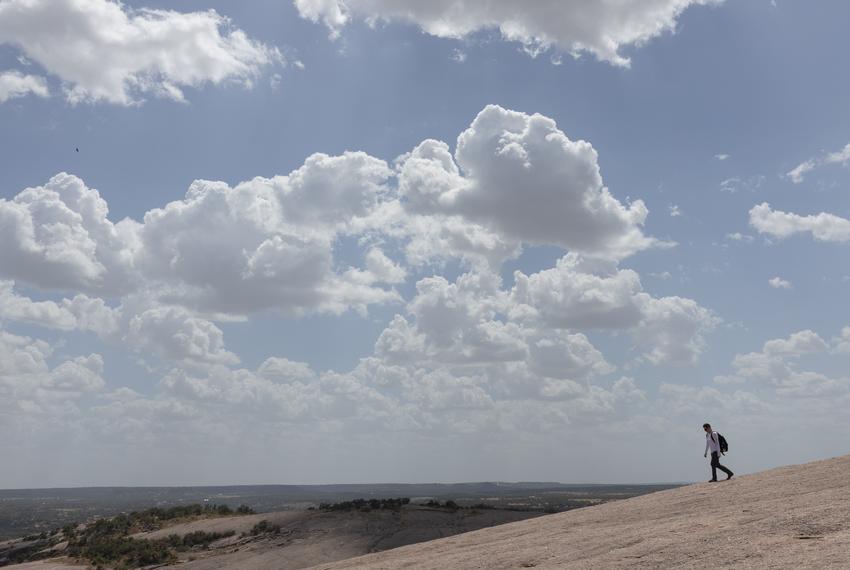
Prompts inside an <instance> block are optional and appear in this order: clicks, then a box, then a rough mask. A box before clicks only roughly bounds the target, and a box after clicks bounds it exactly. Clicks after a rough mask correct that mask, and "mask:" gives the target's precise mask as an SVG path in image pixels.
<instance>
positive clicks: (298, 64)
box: [292, 59, 307, 69]
mask: <svg viewBox="0 0 850 570" xmlns="http://www.w3.org/2000/svg"><path fill="white" fill-rule="evenodd" d="M292 65H294V66H295V67H297V68H298V69H306V68H307V66H306V65H304V62H303V61H301V60H300V59H296V60H295V61H294V62H292Z"/></svg>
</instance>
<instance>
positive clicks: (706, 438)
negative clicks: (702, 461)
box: [702, 434, 708, 457]
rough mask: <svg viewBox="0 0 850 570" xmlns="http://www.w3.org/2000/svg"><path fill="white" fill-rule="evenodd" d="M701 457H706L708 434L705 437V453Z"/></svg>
mask: <svg viewBox="0 0 850 570" xmlns="http://www.w3.org/2000/svg"><path fill="white" fill-rule="evenodd" d="M702 456H703V457H708V434H706V435H705V452H704V453H703V454H702Z"/></svg>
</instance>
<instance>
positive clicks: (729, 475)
mask: <svg viewBox="0 0 850 570" xmlns="http://www.w3.org/2000/svg"><path fill="white" fill-rule="evenodd" d="M715 455H716V454H715ZM717 469H720V470H721V471H723V472H724V473H726V478H727V479H731V478H732V475H734V473H732V472H731V471H730V470H729V469H727V468H726V467H724V466H723V465H721V464H720V457H718V458H717ZM715 479H716V477H715Z"/></svg>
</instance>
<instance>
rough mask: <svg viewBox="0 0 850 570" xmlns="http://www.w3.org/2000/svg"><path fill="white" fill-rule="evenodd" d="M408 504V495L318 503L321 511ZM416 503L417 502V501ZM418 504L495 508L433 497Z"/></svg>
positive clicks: (391, 506)
mask: <svg viewBox="0 0 850 570" xmlns="http://www.w3.org/2000/svg"><path fill="white" fill-rule="evenodd" d="M408 504H410V499H409V498H408V497H401V498H396V499H354V500H353V501H342V502H339V503H320V504H319V510H322V511H379V510H390V511H397V510H399V509H401V508H402V507H403V506H405V505H408ZM417 504H418V503H417ZM420 506H423V507H429V508H432V509H447V510H450V511H457V510H460V509H476V510H482V509H495V508H496V507H494V506H492V505H487V504H484V503H478V504H475V505H470V506H467V507H464V506H461V505H458V504H457V503H456V502H454V501H452V500H451V499H449V500H447V501H446V502H444V503H441V502H440V501H437V500H435V499H429V500H428V501H427V502H424V503H421V504H420Z"/></svg>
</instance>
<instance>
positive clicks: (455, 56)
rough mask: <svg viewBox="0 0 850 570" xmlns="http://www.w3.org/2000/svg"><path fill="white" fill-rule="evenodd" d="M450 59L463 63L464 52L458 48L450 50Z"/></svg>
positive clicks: (464, 58)
mask: <svg viewBox="0 0 850 570" xmlns="http://www.w3.org/2000/svg"><path fill="white" fill-rule="evenodd" d="M452 60H454V61H456V62H457V63H463V62H464V61H466V52H463V51H461V50H459V49H455V50H454V51H453V52H452Z"/></svg>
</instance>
